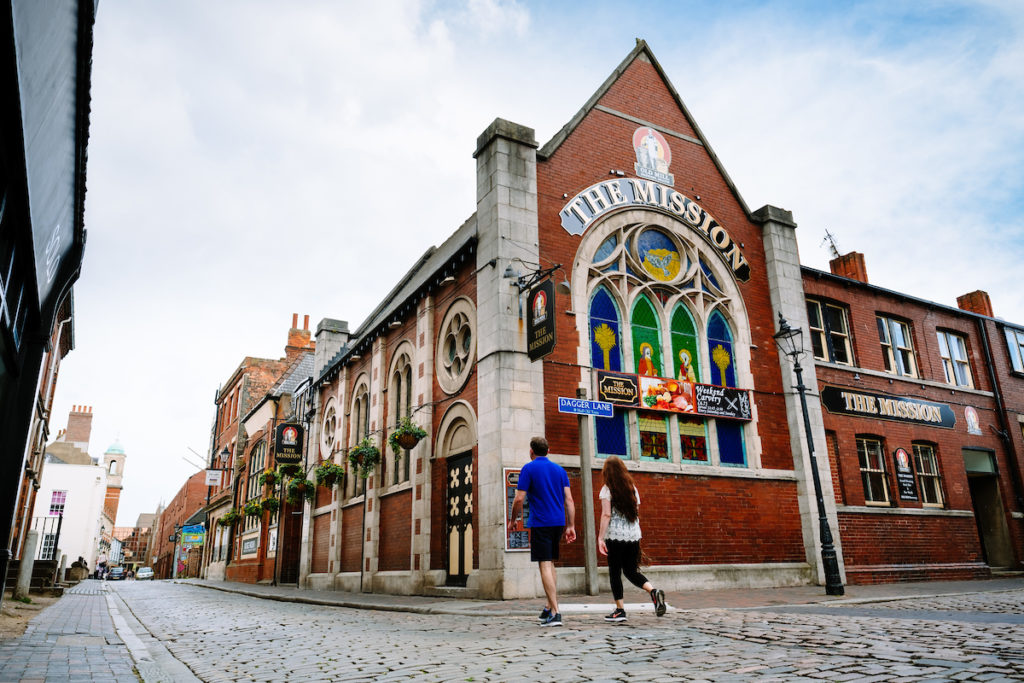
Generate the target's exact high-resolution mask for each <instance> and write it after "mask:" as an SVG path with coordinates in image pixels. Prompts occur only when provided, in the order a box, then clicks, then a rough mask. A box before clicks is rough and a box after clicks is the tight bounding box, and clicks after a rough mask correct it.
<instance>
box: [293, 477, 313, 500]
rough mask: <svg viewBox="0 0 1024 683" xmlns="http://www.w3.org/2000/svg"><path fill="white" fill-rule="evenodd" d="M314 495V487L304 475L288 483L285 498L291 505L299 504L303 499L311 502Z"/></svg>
mask: <svg viewBox="0 0 1024 683" xmlns="http://www.w3.org/2000/svg"><path fill="white" fill-rule="evenodd" d="M314 493H316V487H315V486H314V485H313V482H311V481H310V480H309V479H306V478H305V474H303V475H302V477H297V478H295V479H292V480H291V481H290V482H288V495H287V498H288V502H289V503H291V504H292V505H295V504H296V503H298V502H300V501H301V500H302V499H303V498H305V499H306V500H312V498H313V494H314Z"/></svg>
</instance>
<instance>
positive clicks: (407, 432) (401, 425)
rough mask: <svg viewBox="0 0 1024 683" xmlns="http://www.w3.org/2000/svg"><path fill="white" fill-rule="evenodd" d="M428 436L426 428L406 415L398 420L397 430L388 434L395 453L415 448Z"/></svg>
mask: <svg viewBox="0 0 1024 683" xmlns="http://www.w3.org/2000/svg"><path fill="white" fill-rule="evenodd" d="M426 436H427V432H426V430H425V429H423V428H422V427H420V426H419V425H417V424H416V423H415V422H413V421H412V418H410V417H408V416H406V417H403V418H402V419H400V420H399V421H398V424H397V425H395V431H393V432H391V434H390V435H389V436H388V445H389V446H391V450H392V451H394V453H395V455H401V453H402V451H403V450H408V449H410V448H415V447H416V444H418V443H419V442H420V440H421V439H424V438H426Z"/></svg>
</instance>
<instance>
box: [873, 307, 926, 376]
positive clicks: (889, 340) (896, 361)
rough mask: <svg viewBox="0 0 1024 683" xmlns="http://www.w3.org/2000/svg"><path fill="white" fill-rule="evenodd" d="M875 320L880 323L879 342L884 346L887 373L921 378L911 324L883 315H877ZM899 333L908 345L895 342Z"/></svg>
mask: <svg viewBox="0 0 1024 683" xmlns="http://www.w3.org/2000/svg"><path fill="white" fill-rule="evenodd" d="M875 318H876V320H877V321H878V332H879V341H880V342H881V344H882V356H883V359H884V360H885V371H886V372H888V373H889V374H892V375H900V376H903V377H915V378H916V377H919V375H918V370H917V356H916V354H915V353H914V337H913V330H911V328H910V323H906V322H903V321H902V320H897V319H895V318H890V317H888V316H885V315H881V314H876V315H875ZM897 332H899V333H900V335H899V336H902V337H903V339H904V341H905V342H906V345H899V344H897V343H896V342H895V339H896V337H897ZM908 366H909V367H908Z"/></svg>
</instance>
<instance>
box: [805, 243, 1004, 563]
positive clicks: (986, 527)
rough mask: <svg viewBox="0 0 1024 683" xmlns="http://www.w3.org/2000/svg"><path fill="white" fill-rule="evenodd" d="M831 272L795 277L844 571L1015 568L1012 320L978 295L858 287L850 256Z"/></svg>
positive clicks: (863, 276) (860, 260) (860, 272)
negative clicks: (954, 300)
mask: <svg viewBox="0 0 1024 683" xmlns="http://www.w3.org/2000/svg"><path fill="white" fill-rule="evenodd" d="M831 270H832V272H831V273H824V272H821V271H817V270H813V269H810V268H804V269H803V275H804V290H805V292H806V297H807V309H808V319H809V322H810V329H809V332H810V335H811V338H812V341H813V347H812V349H811V352H812V354H813V356H814V359H815V370H816V373H817V377H818V382H819V390H820V392H821V396H822V403H823V404H824V407H825V410H824V421H825V436H826V441H827V444H828V457H829V459H830V461H831V466H832V477H833V484H834V489H835V493H836V504H837V506H838V517H839V533H840V536H841V538H842V542H843V554H844V558H845V561H846V574H847V578H848V579H849V581H850V582H851V583H873V582H880V581H900V580H919V579H939V578H943V579H953V578H970V577H978V576H987V575H989V573H990V571H991V569H993V568H995V569H1019V568H1020V566H1021V561H1022V559H1024V558H1022V554H1021V553H1022V549H1024V542H1022V541H1024V526H1022V524H1024V523H1022V514H1021V513H1022V511H1024V506H1022V501H1021V494H1022V490H1024V487H1022V484H1021V478H1020V461H1021V453H1022V452H1024V449H1022V447H1021V431H1022V426H1021V425H1022V424H1024V416H1022V412H1024V401H1022V400H1021V397H1022V396H1024V375H1022V374H1021V371H1022V370H1024V367H1022V366H1021V364H1020V349H1021V345H1020V343H1019V342H1017V340H1018V339H1020V340H1021V341H1024V333H1022V332H1020V330H1021V329H1022V328H1015V327H1013V326H1009V325H1007V324H1006V323H1005V322H1003V321H1000V320H997V319H995V318H993V315H992V306H991V303H990V302H989V298H988V295H987V294H985V293H984V292H972V293H970V294H967V295H965V296H963V297H960V298H959V299H958V304H959V305H960V308H951V307H949V306H943V305H941V304H936V303H933V302H930V301H925V300H922V299H917V298H915V297H912V296H908V295H905V294H901V293H897V292H892V291H888V290H885V289H882V288H880V287H875V286H872V285H870V284H869V282H868V277H867V269H866V267H865V263H864V257H863V255H862V254H858V253H851V254H846V255H844V256H841V257H838V258H836V259H835V260H833V261H832V264H831ZM1014 362H1016V363H1017V367H1016V369H1015V368H1014V365H1013V363H1014Z"/></svg>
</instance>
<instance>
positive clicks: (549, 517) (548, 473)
mask: <svg viewBox="0 0 1024 683" xmlns="http://www.w3.org/2000/svg"><path fill="white" fill-rule="evenodd" d="M547 455H548V442H547V439H545V438H544V437H542V436H535V437H533V438H532V439H530V462H528V463H526V464H525V465H523V469H522V470H520V472H519V483H518V484H517V485H516V497H515V500H514V501H512V510H511V512H510V513H509V518H508V530H509V532H511V531H512V530H513V528H514V526H515V522H516V520H517V519H518V518H519V515H520V514H521V513H522V510H523V499H524V498H525V499H526V500H527V501H528V503H529V505H530V515H529V518H528V519H527V520H526V526H527V527H529V528H530V559H531V560H533V561H534V562H536V563H537V568H538V569H539V570H540V581H541V584H543V586H544V595H545V597H546V598H547V604H546V606H545V607H544V611H543V612H541V613H540V625H541V626H561V625H562V614H561V612H560V611H559V609H558V581H557V577H556V576H555V560H557V559H558V544H559V543H560V542H561V540H562V535H563V534H564V535H565V542H566V543H572V542H573V541H575V540H576V523H575V522H576V506H575V505H574V504H573V500H572V491H571V490H570V489H569V475H567V474H566V473H565V470H564V469H563V468H562V466H561V465H559V464H558V463H554V462H551V461H550V460H548V457H547Z"/></svg>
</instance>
